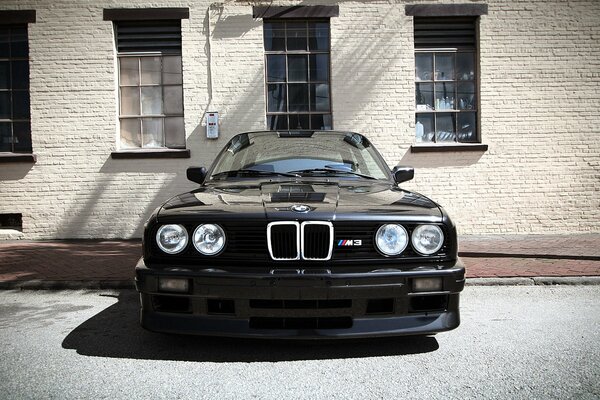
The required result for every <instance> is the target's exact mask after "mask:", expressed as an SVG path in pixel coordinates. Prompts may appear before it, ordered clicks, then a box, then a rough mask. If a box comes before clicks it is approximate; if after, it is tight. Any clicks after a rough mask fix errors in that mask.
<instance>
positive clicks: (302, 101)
mask: <svg viewBox="0 0 600 400" xmlns="http://www.w3.org/2000/svg"><path fill="white" fill-rule="evenodd" d="M288 95H289V96H290V98H289V107H290V111H308V85H307V84H303V83H302V84H290V85H289V86H288ZM290 126H291V124H290Z"/></svg>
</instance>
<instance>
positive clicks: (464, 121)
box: [457, 112, 477, 142]
mask: <svg viewBox="0 0 600 400" xmlns="http://www.w3.org/2000/svg"><path fill="white" fill-rule="evenodd" d="M457 122H458V132H457V137H458V141H459V142H477V114H476V113H474V112H466V113H459V114H458V121H457Z"/></svg>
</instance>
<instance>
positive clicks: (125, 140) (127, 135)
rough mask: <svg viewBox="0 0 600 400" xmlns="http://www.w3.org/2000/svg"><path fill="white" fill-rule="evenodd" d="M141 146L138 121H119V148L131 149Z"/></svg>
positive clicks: (136, 119) (130, 119)
mask: <svg viewBox="0 0 600 400" xmlns="http://www.w3.org/2000/svg"><path fill="white" fill-rule="evenodd" d="M141 146H142V136H141V135H140V120H139V119H138V118H128V119H122V120H121V148H122V149H132V148H137V147H141Z"/></svg>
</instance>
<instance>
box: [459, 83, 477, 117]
mask: <svg viewBox="0 0 600 400" xmlns="http://www.w3.org/2000/svg"><path fill="white" fill-rule="evenodd" d="M476 104H477V99H476V97H475V83H473V82H460V83H459V84H458V108H459V109H460V110H475V109H476V108H477V107H476Z"/></svg>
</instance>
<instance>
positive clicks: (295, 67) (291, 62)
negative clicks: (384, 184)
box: [288, 55, 308, 82]
mask: <svg viewBox="0 0 600 400" xmlns="http://www.w3.org/2000/svg"><path fill="white" fill-rule="evenodd" d="M288 81H290V82H307V81H308V65H307V57H306V56H304V55H300V56H298V55H295V56H288Z"/></svg>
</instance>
